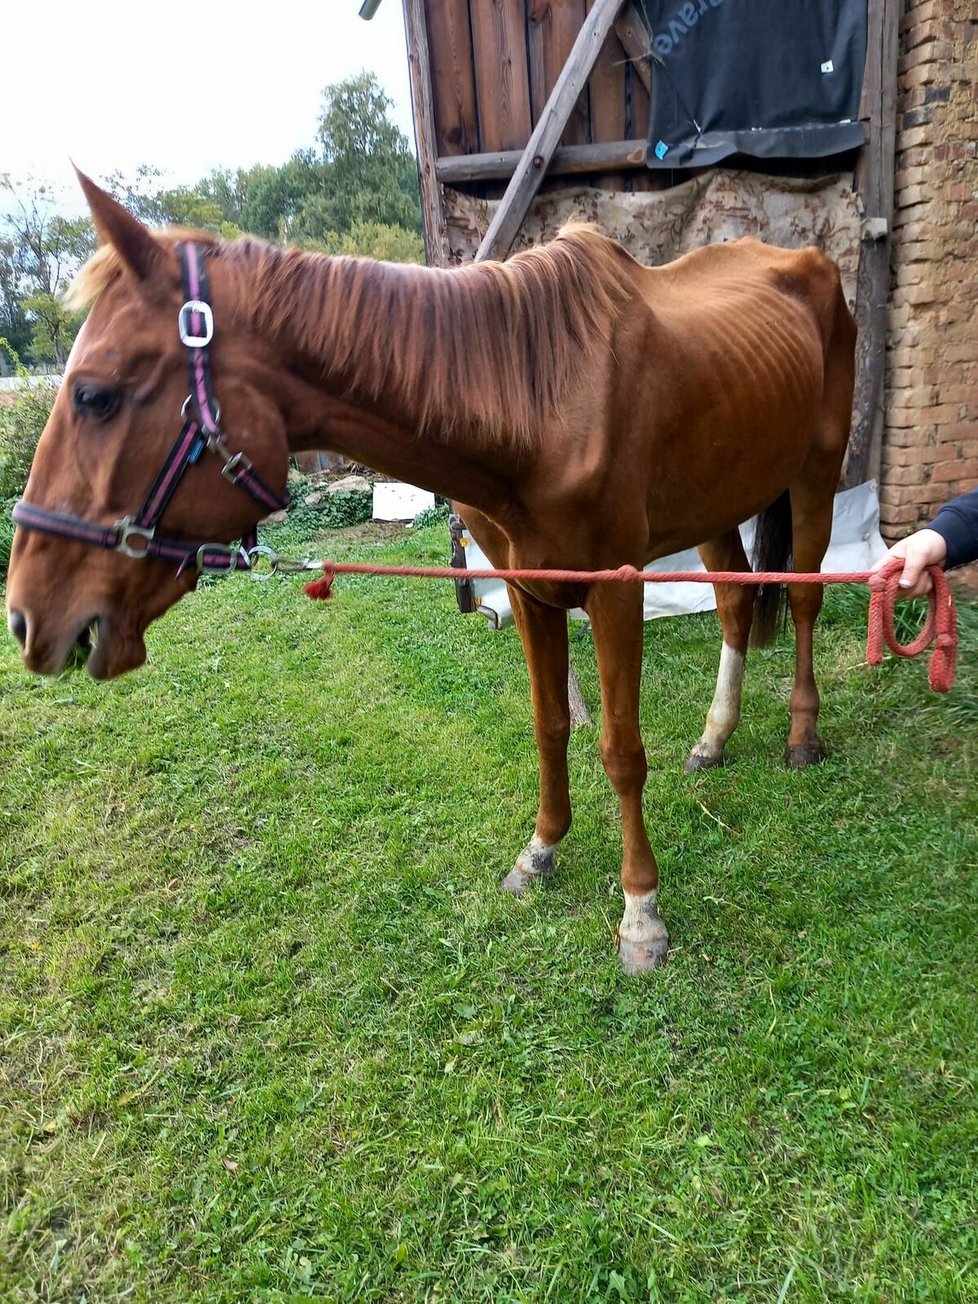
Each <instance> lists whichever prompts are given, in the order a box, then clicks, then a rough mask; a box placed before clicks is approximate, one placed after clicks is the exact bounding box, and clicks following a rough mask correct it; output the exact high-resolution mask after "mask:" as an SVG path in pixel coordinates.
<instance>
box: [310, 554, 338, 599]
mask: <svg viewBox="0 0 978 1304" xmlns="http://www.w3.org/2000/svg"><path fill="white" fill-rule="evenodd" d="M335 578H336V568H335V567H334V566H333V565H332V563H330V562H328V561H327V562H324V563H323V574H322V578H321V579H318V580H311V581H310V582H309V583H308V584H306V585H304V586H303V588H304V591H305V595H306V597H307V598H312V599H313V601H314V602H328V601H329V600H330V598H331V597H332V596H333V580H334V579H335Z"/></svg>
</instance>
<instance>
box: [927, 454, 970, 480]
mask: <svg viewBox="0 0 978 1304" xmlns="http://www.w3.org/2000/svg"><path fill="white" fill-rule="evenodd" d="M971 479H978V460H976V461H965V459H964V458H960V457H956V458H955V459H954V460H953V461H951V462H938V463H936V465H935V466H934V468H933V470H932V471H931V480H932V481H933V482H934V483H935V484H937V483H940V482H942V481H943V482H944V483H949V482H950V481H952V480H971Z"/></svg>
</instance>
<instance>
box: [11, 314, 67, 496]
mask: <svg viewBox="0 0 978 1304" xmlns="http://www.w3.org/2000/svg"><path fill="white" fill-rule="evenodd" d="M2 344H3V340H2V338H0V346H2ZM22 370H23V369H21V371H22ZM57 393H58V391H57V387H56V386H54V385H49V384H35V385H31V386H30V387H29V388H25V389H23V390H20V391H18V392H17V393H16V396H15V398H14V401H13V402H12V403H3V404H0V499H4V498H18V497H20V495H21V493H22V492H23V489H24V485H25V484H26V483H27V477H28V475H29V474H30V469H31V463H32V462H33V460H34V449H35V448H36V447H37V441H38V439H40V437H41V432H42V431H43V429H44V427H45V426H46V425H47V421H48V417H49V416H50V415H51V408H52V407H53V406H54V400H55V398H56V397H57Z"/></svg>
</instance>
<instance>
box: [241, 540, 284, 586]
mask: <svg viewBox="0 0 978 1304" xmlns="http://www.w3.org/2000/svg"><path fill="white" fill-rule="evenodd" d="M262 558H265V559H266V560H267V562H268V569H267V570H265V569H264V568H261V569H259V567H260V563H261V560H262ZM248 569H249V570H250V571H251V576H252V579H256V580H261V581H262V582H264V581H265V580H270V579H271V578H272V576H273V575H274V574H275V573H276V572H277V571H278V553H277V552H276V551H275V549H274V548H268V547H266V546H265V544H263V543H256V544H255V546H254V547H253V548H249V549H248Z"/></svg>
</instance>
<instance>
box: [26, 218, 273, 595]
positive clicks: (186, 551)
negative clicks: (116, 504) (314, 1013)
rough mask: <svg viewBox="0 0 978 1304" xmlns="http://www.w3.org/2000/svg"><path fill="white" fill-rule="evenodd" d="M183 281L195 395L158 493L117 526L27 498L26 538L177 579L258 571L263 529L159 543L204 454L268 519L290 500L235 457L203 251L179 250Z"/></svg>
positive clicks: (184, 336)
mask: <svg viewBox="0 0 978 1304" xmlns="http://www.w3.org/2000/svg"><path fill="white" fill-rule="evenodd" d="M177 249H178V251H179V254H180V269H181V273H182V277H183V293H184V303H183V306H182V307H181V309H180V311H179V313H178V314H177V330H178V331H179V333H180V342H181V344H183V346H184V348H185V349H186V351H187V371H188V375H189V380H190V393H189V394H188V395H187V398H186V401H185V402H184V405H183V410H182V412H181V416H182V418H183V428H182V429H181V431H180V433H179V435H178V436H177V440H176V443H175V444H174V445H173V447H172V448H171V450H170V453H169V456H168V457H167V459H166V461H165V462H164V463H163V467H162V469H161V471H160V473H159V475H158V476H157V477H156V479H155V480H154V481H153V486H152V488H151V489H150V491H149V493H148V494H147V495H146V498H145V500H144V502H143V505H142V507H140V509H139V511H138V512H136V514H135V515H134V516H123V517H122V519H121V520H118V521H116V523H115V524H114V525H111V526H107V525H99V524H98V523H97V522H95V521H89V520H86V519H85V517H83V516H74V515H72V514H71V513H70V512H54V511H50V510H49V509H48V508H46V507H37V506H35V504H34V503H28V502H25V500H24V499H23V498H22V499H21V500H20V501H19V502H18V503H16V504H15V505H14V509H13V511H12V512H11V515H12V517H13V519H14V522H15V524H17V525H19V526H21V527H22V528H23V529H25V530H38V531H40V532H41V533H42V534H54V535H57V536H58V537H59V538H62V539H72V540H74V541H75V542H76V543H84V544H87V545H89V546H92V547H96V548H108V549H110V550H111V551H112V552H120V553H122V555H123V556H124V557H132V558H133V559H134V560H136V561H140V560H142V559H143V558H144V557H159V558H161V559H162V560H163V561H172V562H176V563H177V564H178V567H177V575H178V576H180V575H182V574H183V572H184V571H185V570H187V569H188V567H191V566H192V567H193V568H194V569H195V570H197V571H198V572H200V573H204V572H207V573H210V574H222V575H223V574H225V573H229V572H231V571H236V570H250V569H251V568H252V565H253V562H254V557H255V550H256V548H257V544H258V532H257V529H255V528H253V529H251V530H250V531H249V532H248V533H247V534H246V535H245V537H244V538H243V539H242V540H241V542H240V543H239V544H224V543H199V544H194V543H187V542H186V541H185V540H182V539H167V538H161V537H160V536H158V535H157V533H156V527H157V525H158V524H159V520H160V517H161V516H162V515H163V513H164V511H165V510H166V508H167V505H168V504H169V502H170V499H171V498H172V497H173V494H174V492H175V490H176V488H177V485H178V484H179V483H180V481H181V479H182V478H183V475H184V472H185V471H186V470H187V468H188V467H191V466H194V465H195V464H196V463H197V462H198V461H199V459H200V457H201V454H202V453H203V452H204V450H205V449H207V450H209V451H210V452H212V453H216V454H217V456H218V457H219V458H221V460H222V462H223V466H222V467H221V475H223V476H224V478H225V480H227V481H228V482H229V483H230V484H233V485H238V486H239V487H240V488H242V489H244V490H246V491H247V493H249V494H250V495H251V496H252V498H254V499H255V501H256V502H257V503H259V504H260V505H261V506H262V507H263V508H264V509H265V511H266V513H267V512H273V511H278V510H281V509H282V508H285V507H288V505H289V502H290V497H289V494H288V492H286V493H285V495H284V496H283V497H279V496H278V494H276V493H275V491H274V490H273V489H271V488H270V487H269V486H268V485H267V484H266V483H265V481H264V480H263V479H262V478H261V476H260V475H259V474H258V472H257V471H256V470H255V468H254V467H253V466H252V464H251V462H250V461H249V460H248V458H247V457H245V455H244V453H232V452H231V450H230V449H229V448H228V446H227V444H226V443H225V441H224V431H223V430H222V429H221V405H220V404H219V403H218V402H217V400H216V399H215V398H214V394H213V391H212V389H211V375H210V358H209V356H208V352H207V348H208V345H209V344H210V342H211V340H212V339H213V338H214V312H213V309H212V308H211V305H210V302H209V299H210V285H209V283H208V279H207V268H206V265H205V262H204V256H205V250H204V249H203V248H202V247H199V246H198V245H195V244H193V243H190V242H186V243H181V244H178V245H177Z"/></svg>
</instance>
